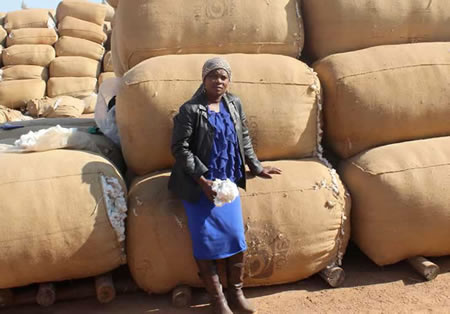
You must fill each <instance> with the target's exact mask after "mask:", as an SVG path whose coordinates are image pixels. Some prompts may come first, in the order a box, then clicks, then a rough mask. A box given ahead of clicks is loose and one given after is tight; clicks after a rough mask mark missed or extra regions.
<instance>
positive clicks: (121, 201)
mask: <svg viewBox="0 0 450 314" xmlns="http://www.w3.org/2000/svg"><path fill="white" fill-rule="evenodd" d="M63 160H64V161H66V162H61V161H63ZM0 167H1V173H2V176H1V178H0V184H1V186H2V188H1V189H0V197H1V198H2V202H1V204H0V210H1V212H2V215H3V218H2V219H1V222H0V230H1V232H2V243H3V245H2V246H1V248H0V252H1V255H2V259H1V261H0V271H1V272H2V274H4V275H3V276H2V277H1V279H0V289H6V288H12V287H18V286H24V285H28V284H31V283H42V282H52V281H61V280H68V279H76V278H85V277H91V276H97V275H100V274H103V273H105V272H108V271H111V270H113V269H114V268H116V267H118V266H119V265H121V264H124V263H125V262H126V256H125V251H124V246H123V243H124V242H123V241H124V219H125V215H126V214H125V213H126V187H125V184H124V181H123V179H122V177H121V175H120V174H119V172H118V171H117V169H116V168H115V167H114V166H113V165H112V164H111V163H110V162H109V161H108V160H106V159H105V158H103V157H101V156H100V155H97V154H92V153H89V152H84V151H71V150H53V151H47V152H36V153H27V154H18V153H2V154H0ZM36 182H38V184H36ZM30 204H32V206H30ZM12 222H14V223H12ZM24 257H26V258H24Z"/></svg>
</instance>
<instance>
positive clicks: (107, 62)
mask: <svg viewBox="0 0 450 314" xmlns="http://www.w3.org/2000/svg"><path fill="white" fill-rule="evenodd" d="M114 77H116V74H115V73H114V67H113V62H112V52H111V51H108V52H107V53H106V54H105V56H104V58H103V72H102V73H101V74H100V76H99V77H98V84H99V85H101V84H102V83H103V82H104V81H105V80H107V79H109V78H114Z"/></svg>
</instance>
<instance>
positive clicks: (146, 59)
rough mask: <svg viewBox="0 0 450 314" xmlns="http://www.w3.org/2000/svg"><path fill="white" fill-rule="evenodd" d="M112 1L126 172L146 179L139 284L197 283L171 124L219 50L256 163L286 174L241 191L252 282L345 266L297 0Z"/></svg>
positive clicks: (131, 243)
mask: <svg viewBox="0 0 450 314" xmlns="http://www.w3.org/2000/svg"><path fill="white" fill-rule="evenodd" d="M109 3H110V4H111V5H113V6H115V7H116V13H115V20H114V28H113V41H112V58H113V63H114V71H115V73H116V75H118V76H122V75H123V85H122V87H121V89H120V91H119V93H118V95H117V99H116V114H117V115H116V117H117V123H118V127H119V132H120V137H121V146H122V151H123V153H124V157H125V159H126V162H127V165H128V168H129V169H130V170H132V171H133V172H134V173H136V174H137V175H138V176H140V177H137V178H135V180H134V182H133V183H132V187H131V192H130V194H129V203H130V208H131V209H132V210H133V211H134V212H135V214H136V216H134V217H129V219H128V222H127V228H128V229H127V230H128V231H127V234H128V240H127V249H128V253H129V267H130V269H131V272H132V275H133V277H134V278H135V280H136V281H137V283H138V285H139V286H140V287H141V288H142V289H144V290H146V291H149V292H154V293H164V292H167V291H168V290H170V289H173V288H174V287H175V286H176V285H177V284H178V283H180V282H183V283H187V284H189V285H192V286H197V285H200V280H199V278H198V276H197V270H196V267H195V262H194V260H193V257H192V248H191V243H190V239H189V232H188V229H187V227H186V226H187V225H186V216H185V213H184V210H183V207H182V203H181V201H180V200H179V199H176V198H174V196H173V194H171V193H169V192H168V190H167V180H168V177H169V175H170V172H169V171H168V170H167V169H170V167H171V166H172V165H173V162H174V160H173V158H172V156H171V152H170V138H171V133H172V127H173V125H172V118H173V117H174V115H175V114H176V113H177V112H178V109H179V107H180V106H181V104H183V102H185V101H187V100H188V99H189V98H190V97H191V96H192V94H193V93H194V92H195V91H196V90H197V88H198V87H199V85H200V83H201V68H202V65H203V63H204V62H205V61H206V60H207V59H208V58H211V57H213V56H214V55H212V53H215V54H222V55H223V54H225V55H224V57H225V58H226V59H227V60H228V61H229V62H230V64H231V67H232V69H233V82H232V84H231V92H232V93H235V94H237V95H238V96H239V97H240V98H241V99H242V101H243V104H244V109H245V112H246V115H247V119H248V120H247V121H248V126H249V129H250V133H251V135H252V139H253V144H254V147H255V150H256V153H257V155H258V157H259V158H260V159H261V160H279V161H276V162H273V163H268V164H269V165H274V166H279V167H281V168H282V169H283V170H285V172H284V174H283V175H282V176H279V177H276V178H274V179H273V180H261V179H259V178H253V179H250V180H249V181H248V189H247V191H241V196H242V202H243V213H244V218H245V224H246V226H247V227H248V228H246V229H248V231H247V233H246V238H247V243H248V245H249V250H248V251H247V258H248V263H247V275H248V278H247V280H246V284H247V285H252V286H258V285H271V284H279V283H285V282H292V281H297V280H300V279H303V278H306V277H308V276H311V275H312V274H314V273H317V272H319V271H321V270H322V269H324V268H326V267H328V266H334V265H337V264H339V263H340V261H341V259H342V255H343V253H344V252H345V249H346V245H347V241H348V237H349V220H347V217H348V215H349V209H350V199H349V197H348V194H346V192H345V189H344V187H343V185H342V184H341V183H340V181H339V178H338V177H337V175H336V172H335V171H334V170H333V169H331V168H329V167H328V164H327V163H326V161H325V160H324V159H323V158H322V156H321V149H320V148H318V145H317V144H318V139H320V134H321V131H320V109H319V108H320V106H319V99H320V97H319V95H320V83H319V82H318V80H317V77H316V76H315V74H314V73H313V71H312V70H311V69H310V68H309V67H308V66H307V65H306V64H304V63H302V62H300V61H298V60H297V59H295V57H297V56H298V55H299V54H300V51H301V49H302V46H303V29H302V22H301V17H300V11H299V6H298V3H297V1H291V0H282V1H271V2H270V1H256V2H255V1H253V2H248V3H243V2H239V3H238V2H233V3H231V2H230V1H207V2H205V1H194V3H191V2H190V3H189V4H186V3H185V2H184V1H180V0H177V1H170V2H168V1H136V0H131V1H129V0H127V1H116V2H115V3H114V2H109ZM193 16H194V17H195V18H194V19H193V18H192V17H193ZM206 25H207V27H206ZM269 53H270V54H269ZM280 99H282V100H283V101H280ZM155 134H157V136H155ZM143 139H145V145H142V143H143ZM285 159H295V160H296V161H283V160H285ZM300 173H302V174H305V173H307V175H302V176H300ZM300 177H301V178H303V179H304V180H302V179H300V180H299V178H300ZM269 191H271V193H268V192H269ZM286 191H289V192H286ZM306 202H307V203H308V204H306ZM319 216H320V217H319ZM297 217H304V218H305V219H302V220H299V219H297ZM167 230H171V232H170V233H167V232H166V231H167ZM298 230H304V231H305V234H303V233H302V232H303V231H302V232H301V233H298ZM306 234H308V236H307V235H306ZM311 234H314V236H313V237H311V236H309V235H311ZM143 237H144V238H146V239H147V240H146V241H142V238H143ZM158 239H164V242H163V245H160V244H158V241H160V240H158ZM300 241H302V242H303V245H299V242H300ZM274 243H276V244H275V245H273V244H274ZM175 255H177V256H178V257H177V259H175V260H174V259H173V258H172V257H173V256H175ZM168 260H171V261H173V262H169V263H167V261H168ZM300 260H301V261H302V262H299V261H300ZM181 263H182V266H181Z"/></svg>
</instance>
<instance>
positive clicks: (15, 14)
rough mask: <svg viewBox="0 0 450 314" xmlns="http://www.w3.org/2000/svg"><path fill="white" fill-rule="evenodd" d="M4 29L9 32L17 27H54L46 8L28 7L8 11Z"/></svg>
mask: <svg viewBox="0 0 450 314" xmlns="http://www.w3.org/2000/svg"><path fill="white" fill-rule="evenodd" d="M4 27H5V29H6V30H7V31H8V32H11V31H12V30H13V29H18V28H55V21H54V19H53V17H52V15H51V13H50V12H49V10H48V9H28V10H17V11H11V12H8V13H7V15H6V18H5V24H4Z"/></svg>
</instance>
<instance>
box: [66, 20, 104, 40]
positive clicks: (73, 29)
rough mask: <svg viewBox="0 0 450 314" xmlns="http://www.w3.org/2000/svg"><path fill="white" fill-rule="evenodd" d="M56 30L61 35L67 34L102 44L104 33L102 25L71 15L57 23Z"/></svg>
mask: <svg viewBox="0 0 450 314" xmlns="http://www.w3.org/2000/svg"><path fill="white" fill-rule="evenodd" d="M58 31H59V34H60V35H61V36H69V37H75V38H81V39H86V40H90V41H93V42H95V43H97V44H103V42H104V41H105V40H106V34H105V32H103V27H102V26H100V25H97V24H95V23H91V22H87V21H83V20H80V19H77V18H74V17H71V16H66V17H65V18H64V19H63V20H62V21H61V22H60V23H59V24H58Z"/></svg>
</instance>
